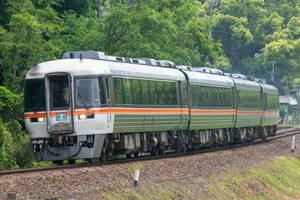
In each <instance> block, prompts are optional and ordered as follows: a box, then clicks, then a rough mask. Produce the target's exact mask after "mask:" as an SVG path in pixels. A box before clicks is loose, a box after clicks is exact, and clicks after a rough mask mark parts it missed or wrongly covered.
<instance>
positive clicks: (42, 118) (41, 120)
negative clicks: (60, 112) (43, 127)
mask: <svg viewBox="0 0 300 200" xmlns="http://www.w3.org/2000/svg"><path fill="white" fill-rule="evenodd" d="M37 121H38V122H44V121H45V117H38V118H37Z"/></svg>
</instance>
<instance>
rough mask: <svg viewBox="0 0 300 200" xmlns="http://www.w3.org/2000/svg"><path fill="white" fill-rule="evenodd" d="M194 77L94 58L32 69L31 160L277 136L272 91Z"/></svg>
mask: <svg viewBox="0 0 300 200" xmlns="http://www.w3.org/2000/svg"><path fill="white" fill-rule="evenodd" d="M197 69H198V70H194V69H193V70H192V69H191V68H190V67H187V66H176V65H175V64H174V63H172V62H170V61H164V60H154V59H148V58H123V57H114V56H107V55H105V54H104V53H103V52H96V51H79V52H67V53H65V54H64V55H63V57H62V59H59V60H54V61H49V62H43V63H40V64H37V65H35V66H33V67H32V68H31V69H30V70H29V71H28V73H27V75H26V82H25V113H24V118H25V125H26V129H27V131H28V133H29V134H30V138H31V142H32V146H33V151H34V152H35V157H36V160H38V161H42V160H51V161H55V162H62V161H63V160H69V161H70V162H74V160H76V159H89V160H91V159H94V158H99V159H101V160H102V161H105V160H106V159H107V156H110V155H113V154H124V155H127V156H129V157H132V156H138V155H142V154H149V153H150V154H151V155H163V154H165V152H166V151H169V150H173V151H177V152H182V151H186V150H188V149H197V148H208V147H215V146H220V145H224V146H226V145H229V144H232V143H237V142H238V143H241V142H242V143H243V142H249V141H252V140H255V139H266V138H267V137H269V136H274V135H275V133H276V129H277V122H278V119H279V100H278V90H277V89H276V88H275V87H274V86H272V85H268V84H265V83H260V82H258V81H253V80H248V79H247V78H245V77H244V76H243V75H231V76H225V75H224V74H223V72H222V71H220V70H216V69H209V68H197Z"/></svg>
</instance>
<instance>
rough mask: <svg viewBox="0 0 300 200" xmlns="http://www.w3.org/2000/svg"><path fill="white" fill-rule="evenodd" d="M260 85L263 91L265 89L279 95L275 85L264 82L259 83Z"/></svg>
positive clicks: (268, 92)
mask: <svg viewBox="0 0 300 200" xmlns="http://www.w3.org/2000/svg"><path fill="white" fill-rule="evenodd" d="M260 85H261V87H262V89H263V91H265V92H266V93H267V94H276V95H279V92H278V89H277V88H276V87H275V86H273V85H268V84H265V83H261V84H260Z"/></svg>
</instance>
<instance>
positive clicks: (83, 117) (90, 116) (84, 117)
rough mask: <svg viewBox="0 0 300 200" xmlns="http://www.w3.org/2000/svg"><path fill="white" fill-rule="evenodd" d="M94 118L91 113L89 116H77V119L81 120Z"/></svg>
mask: <svg viewBox="0 0 300 200" xmlns="http://www.w3.org/2000/svg"><path fill="white" fill-rule="evenodd" d="M94 118H95V114H94V113H91V114H79V115H78V119H80V120H83V119H94Z"/></svg>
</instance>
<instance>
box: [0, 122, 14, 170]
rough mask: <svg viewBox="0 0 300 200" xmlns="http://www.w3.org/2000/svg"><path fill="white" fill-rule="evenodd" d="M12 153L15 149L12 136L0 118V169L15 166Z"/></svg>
mask: <svg viewBox="0 0 300 200" xmlns="http://www.w3.org/2000/svg"><path fill="white" fill-rule="evenodd" d="M14 155H15V151H14V144H13V139H12V136H11V134H10V132H9V131H7V129H6V128H5V126H4V124H3V123H2V121H1V118H0V170H4V169H12V168H17V163H16V159H15V157H14Z"/></svg>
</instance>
